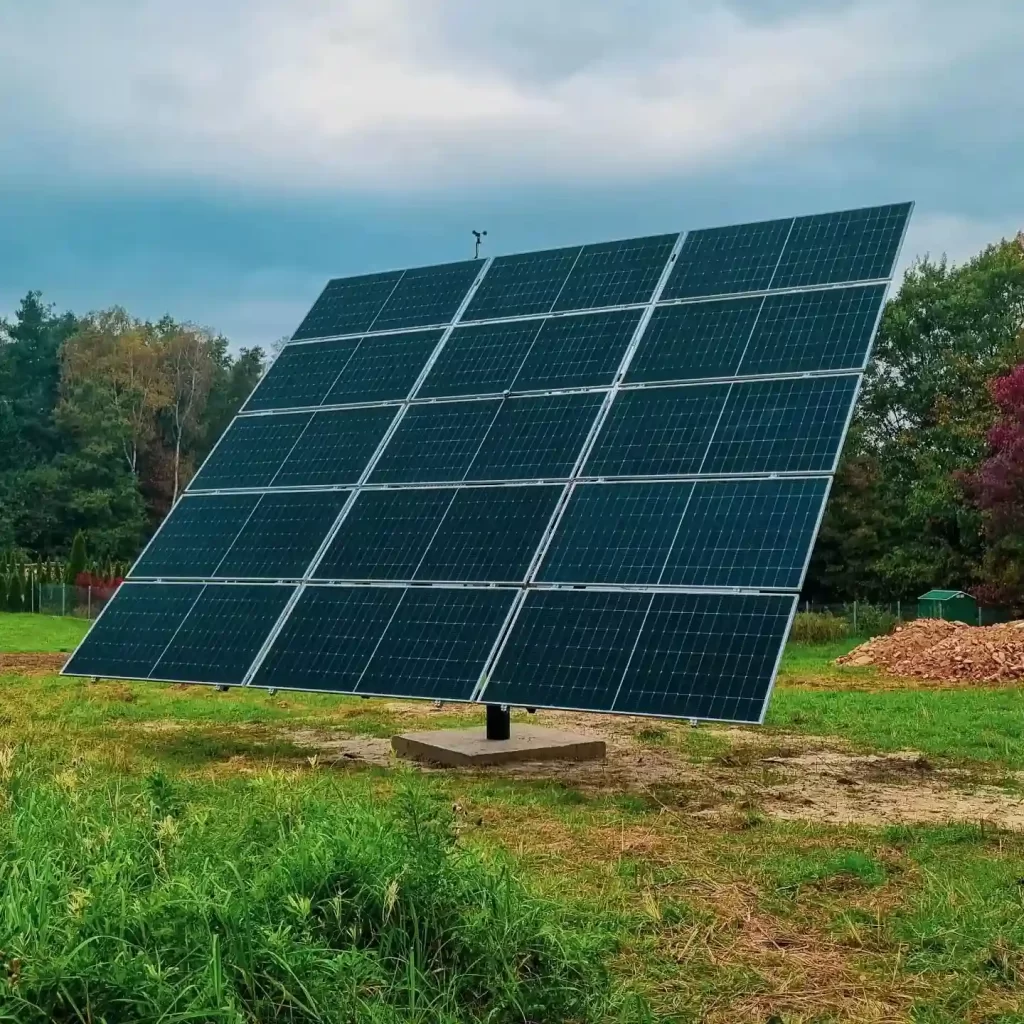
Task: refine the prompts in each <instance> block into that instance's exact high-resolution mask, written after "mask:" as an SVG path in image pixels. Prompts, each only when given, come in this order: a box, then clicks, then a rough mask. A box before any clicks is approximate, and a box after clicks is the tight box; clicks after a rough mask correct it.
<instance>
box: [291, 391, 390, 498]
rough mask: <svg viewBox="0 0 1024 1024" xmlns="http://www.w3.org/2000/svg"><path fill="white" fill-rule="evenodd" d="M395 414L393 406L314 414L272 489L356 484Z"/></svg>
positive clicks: (337, 410)
mask: <svg viewBox="0 0 1024 1024" xmlns="http://www.w3.org/2000/svg"><path fill="white" fill-rule="evenodd" d="M397 412H398V409H397V408H396V407H394V406H390V405H378V406H368V407H366V408H362V409H336V410H334V411H331V412H318V413H316V414H314V416H313V421H312V423H310V425H309V428H308V429H307V430H306V432H305V433H304V434H303V435H302V438H301V440H299V442H298V443H297V444H296V445H295V448H294V449H293V450H292V452H291V454H290V455H289V456H288V458H287V460H286V461H285V463H284V465H283V466H282V467H281V470H280V472H278V473H277V475H276V476H275V477H274V480H273V484H274V486H275V487H298V486H321V487H331V486H336V485H338V484H354V483H356V482H357V481H358V480H359V477H360V475H361V474H362V472H363V470H364V469H365V468H366V464H367V462H368V461H369V459H370V456H371V455H372V454H373V453H374V452H375V451H376V450H377V446H378V445H379V444H380V442H381V439H382V438H383V437H384V435H385V433H387V430H388V427H390V426H391V422H392V420H394V418H395V415H396V414H397Z"/></svg>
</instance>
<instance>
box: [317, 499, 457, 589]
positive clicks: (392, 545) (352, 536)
mask: <svg viewBox="0 0 1024 1024" xmlns="http://www.w3.org/2000/svg"><path fill="white" fill-rule="evenodd" d="M455 493H456V492H455V490H454V489H452V488H435V487H430V488H427V487H417V488H414V489H411V490H394V491H363V492H362V493H361V494H360V495H359V497H358V498H357V499H356V502H355V504H354V505H353V506H352V508H351V509H350V510H349V512H348V515H346V516H345V519H344V521H343V522H342V524H341V528H340V529H339V530H338V533H337V535H336V536H335V538H334V540H333V542H332V543H331V546H330V547H329V548H328V549H327V553H326V554H325V555H324V557H323V559H322V561H321V562H320V564H319V566H317V569H316V571H315V573H314V575H315V576H316V577H317V579H329V580H411V579H413V576H414V574H415V572H416V570H417V568H418V567H419V565H420V563H421V562H422V561H423V556H424V555H425V554H426V551H427V548H428V546H429V545H430V541H431V538H432V537H433V536H434V534H435V533H436V531H437V528H438V526H440V524H441V520H442V518H443V517H444V514H445V512H446V511H447V510H448V507H449V506H450V505H451V503H452V501H453V499H454V498H455Z"/></svg>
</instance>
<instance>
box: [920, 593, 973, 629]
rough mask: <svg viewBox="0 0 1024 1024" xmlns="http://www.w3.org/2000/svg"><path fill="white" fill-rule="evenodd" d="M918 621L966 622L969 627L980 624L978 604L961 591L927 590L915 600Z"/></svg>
mask: <svg viewBox="0 0 1024 1024" xmlns="http://www.w3.org/2000/svg"><path fill="white" fill-rule="evenodd" d="M917 616H918V618H920V619H949V620H951V621H954V620H955V621H956V622H966V623H968V624H969V625H971V626H977V625H979V624H980V623H981V619H980V618H979V612H978V602H977V601H975V600H974V598H973V597H971V595H970V594H965V593H964V592H963V591H962V590H929V591H928V593H927V594H922V595H921V596H920V597H919V598H918V599H917Z"/></svg>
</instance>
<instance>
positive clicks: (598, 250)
mask: <svg viewBox="0 0 1024 1024" xmlns="http://www.w3.org/2000/svg"><path fill="white" fill-rule="evenodd" d="M678 237H679V236H678V235H653V236H651V237H650V238H628V239H626V240H624V241H621V242H602V243H600V244H598V245H585V246H584V247H583V251H582V252H581V253H580V256H579V259H578V260H577V261H576V264H575V266H574V267H573V269H572V273H570V274H569V277H568V279H567V280H566V282H565V285H564V286H563V288H562V290H561V292H559V295H558V299H557V300H556V302H555V305H554V309H556V310H566V309H596V308H598V307H601V306H626V305H630V304H632V303H638V302H650V300H651V296H652V295H653V294H654V286H655V285H656V284H657V283H658V279H659V278H660V277H661V273H662V271H663V270H664V269H665V264H666V262H667V261H668V257H669V254H670V253H671V252H672V246H673V245H675V242H676V239H677V238H678Z"/></svg>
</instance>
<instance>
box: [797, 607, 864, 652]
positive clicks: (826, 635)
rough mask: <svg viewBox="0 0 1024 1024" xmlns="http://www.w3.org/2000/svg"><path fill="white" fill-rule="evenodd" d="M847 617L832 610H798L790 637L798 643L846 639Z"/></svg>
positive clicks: (825, 642) (833, 641) (824, 642)
mask: <svg viewBox="0 0 1024 1024" xmlns="http://www.w3.org/2000/svg"><path fill="white" fill-rule="evenodd" d="M848 632H849V626H848V625H847V622H846V619H844V618H843V617H842V616H841V615H833V614H832V613H831V612H797V613H796V615H794V616H793V629H792V630H791V631H790V634H789V639H790V640H791V641H792V642H793V643H797V644H830V643H835V642H836V641H837V640H843V639H845V637H846V635H847V633H848Z"/></svg>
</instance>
